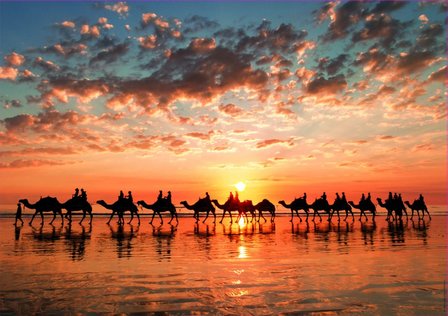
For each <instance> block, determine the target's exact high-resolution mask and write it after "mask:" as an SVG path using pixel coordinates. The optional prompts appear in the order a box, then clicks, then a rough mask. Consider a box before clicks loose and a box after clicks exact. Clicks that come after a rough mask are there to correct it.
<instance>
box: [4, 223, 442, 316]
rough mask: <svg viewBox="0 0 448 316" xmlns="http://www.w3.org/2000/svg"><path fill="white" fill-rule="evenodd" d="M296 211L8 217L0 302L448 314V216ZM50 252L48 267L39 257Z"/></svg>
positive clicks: (76, 307)
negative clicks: (153, 219)
mask: <svg viewBox="0 0 448 316" xmlns="http://www.w3.org/2000/svg"><path fill="white" fill-rule="evenodd" d="M288 220H289V218H288V217H277V218H276V222H275V223H270V222H266V223H258V222H255V221H254V222H252V223H251V222H250V221H249V222H244V223H243V224H239V223H230V220H227V221H226V220H224V223H223V224H219V223H216V224H213V223H211V222H207V223H202V222H201V221H199V222H198V223H196V222H195V220H194V219H192V218H182V219H181V220H180V223H179V224H178V225H177V224H176V225H170V224H167V223H164V224H162V225H149V224H148V223H147V222H143V221H142V224H141V225H135V224H134V225H130V224H123V225H118V224H116V223H114V224H111V225H106V221H107V218H104V219H96V220H95V223H94V225H88V224H83V225H79V224H77V223H75V222H72V224H71V225H70V224H69V223H65V224H64V225H59V223H58V224H56V225H49V224H44V225H33V226H28V225H24V226H13V225H11V223H12V222H8V220H5V219H4V220H0V225H1V227H0V228H1V229H2V231H5V232H6V233H5V234H2V235H0V241H1V242H2V249H0V275H1V276H2V278H3V279H4V283H5V286H4V288H3V289H0V297H2V298H4V300H3V301H2V302H4V303H2V304H4V305H2V307H1V308H2V309H0V311H5V312H10V313H12V314H16V313H25V314H33V313H37V312H40V313H58V312H60V311H65V312H67V313H74V314H76V313H82V314H83V313H98V312H105V313H114V314H115V313H125V314H126V313H133V312H135V313H158V312H159V313H162V314H164V313H165V314H171V313H180V314H183V313H185V312H187V313H197V314H204V313H205V314H207V313H210V314H232V313H233V314H248V313H249V312H250V313H253V314H287V313H291V314H300V313H317V314H319V313H323V311H325V313H327V312H328V313H340V314H353V313H354V314H360V313H366V312H367V313H373V314H395V313H397V312H398V311H400V313H404V314H415V313H417V314H418V313H422V314H424V313H428V312H429V313H430V314H431V313H432V314H437V313H442V312H443V293H444V292H443V284H444V277H443V276H444V271H445V270H444V269H445V259H446V258H445V257H444V255H441V254H444V250H445V247H446V241H445V240H444V238H443V236H444V228H445V226H444V218H436V220H435V219H434V218H433V219H432V221H429V220H426V221H423V220H420V221H418V220H416V221H411V220H409V221H406V220H403V221H401V222H400V221H394V222H392V223H387V222H386V221H384V220H383V218H382V217H379V218H378V217H377V218H376V221H373V222H372V221H371V220H369V221H355V222H353V221H351V220H350V221H348V222H344V221H343V220H341V221H340V222H338V221H333V222H328V221H322V222H320V221H316V222H312V221H309V222H301V223H298V222H295V223H290V222H289V221H288ZM429 232H431V233H429ZM397 245H398V246H399V247H397ZM409 250H412V251H409ZM48 257H51V260H52V265H51V270H49V268H48V267H49V266H48V265H46V264H41V263H43V262H48V260H49V258H48ZM360 269H362V271H363V273H362V274H360V273H359V271H360ZM311 272H312V273H311ZM341 284H344V290H343V291H341ZM19 293H20V294H19ZM42 293H49V294H48V295H46V294H45V295H44V294H42ZM43 295H44V296H43ZM44 301H45V303H43V302H44ZM17 306H33V309H30V308H25V309H23V310H22V312H20V310H19V309H18V307H17Z"/></svg>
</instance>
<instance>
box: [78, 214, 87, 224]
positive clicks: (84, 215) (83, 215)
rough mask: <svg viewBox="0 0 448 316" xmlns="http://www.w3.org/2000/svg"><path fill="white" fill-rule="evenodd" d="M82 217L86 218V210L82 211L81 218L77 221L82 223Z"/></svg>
mask: <svg viewBox="0 0 448 316" xmlns="http://www.w3.org/2000/svg"><path fill="white" fill-rule="evenodd" d="M84 218H86V211H82V218H81V220H80V221H79V223H80V224H82V221H83V220H84Z"/></svg>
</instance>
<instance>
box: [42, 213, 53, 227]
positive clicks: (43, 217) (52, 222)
mask: <svg viewBox="0 0 448 316" xmlns="http://www.w3.org/2000/svg"><path fill="white" fill-rule="evenodd" d="M55 219H56V212H53V219H52V220H51V222H50V225H51V224H52V223H53V221H54V220H55ZM43 220H44V217H43V216H42V222H43Z"/></svg>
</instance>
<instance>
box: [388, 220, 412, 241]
mask: <svg viewBox="0 0 448 316" xmlns="http://www.w3.org/2000/svg"><path fill="white" fill-rule="evenodd" d="M406 227H407V224H406V225H404V224H403V221H402V220H401V219H399V220H395V221H390V222H388V223H387V232H388V234H389V237H390V240H391V242H392V243H393V244H397V243H400V244H401V243H403V244H404V242H405V238H404V231H405V228H406Z"/></svg>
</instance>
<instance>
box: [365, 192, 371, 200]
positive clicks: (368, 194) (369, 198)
mask: <svg viewBox="0 0 448 316" xmlns="http://www.w3.org/2000/svg"><path fill="white" fill-rule="evenodd" d="M366 200H367V201H369V202H370V201H372V197H371V196H370V192H369V193H367V199H366Z"/></svg>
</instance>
